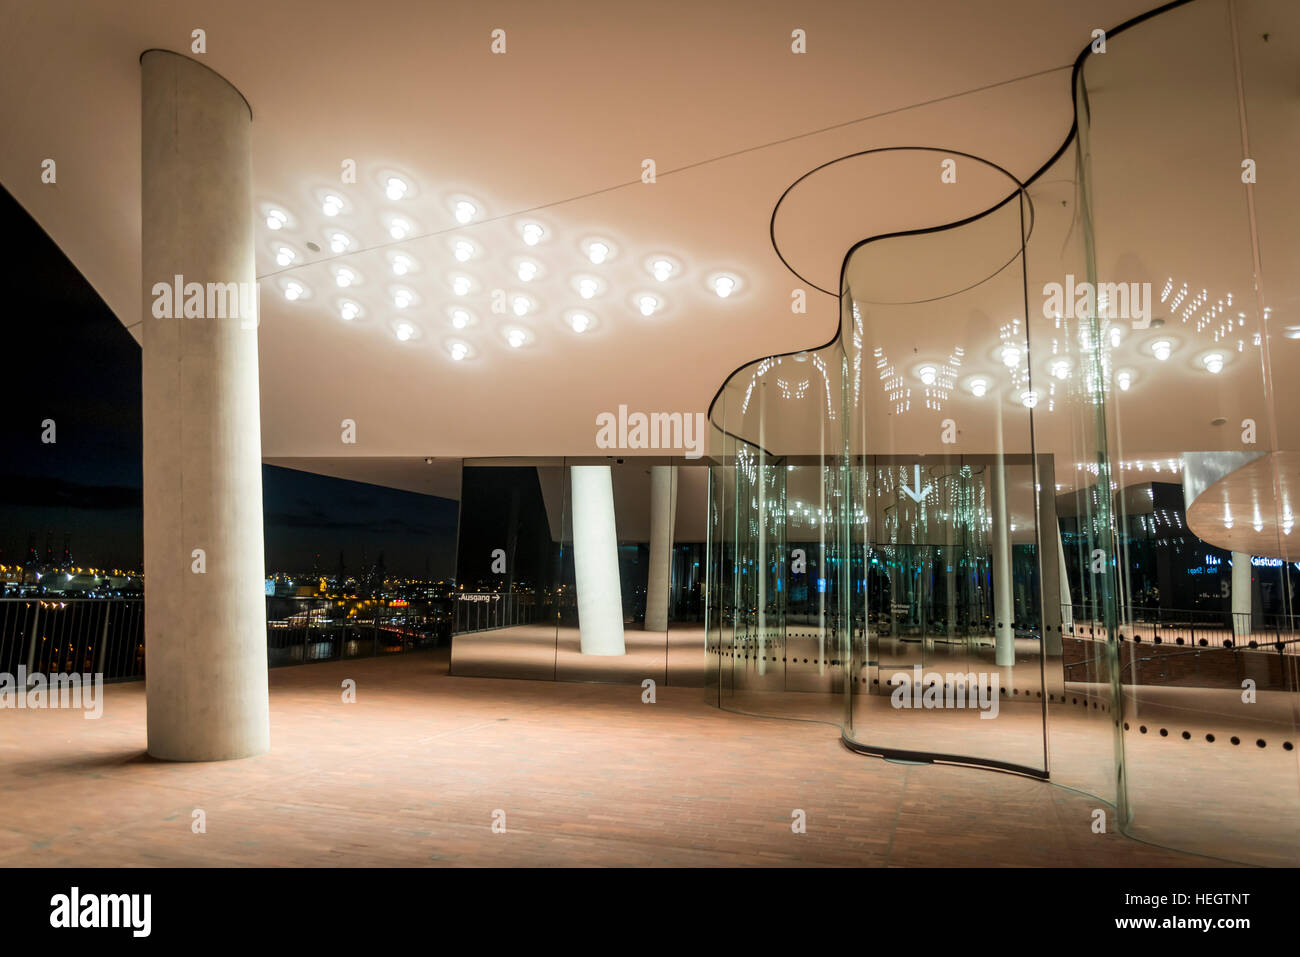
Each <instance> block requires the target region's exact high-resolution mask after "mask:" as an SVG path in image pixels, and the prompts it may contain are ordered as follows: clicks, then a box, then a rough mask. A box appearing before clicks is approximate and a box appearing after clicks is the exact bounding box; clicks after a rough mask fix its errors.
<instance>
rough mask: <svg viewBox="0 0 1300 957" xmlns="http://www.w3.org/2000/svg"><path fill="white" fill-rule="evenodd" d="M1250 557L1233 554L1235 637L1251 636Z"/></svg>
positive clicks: (1233, 625) (1233, 617) (1240, 553)
mask: <svg viewBox="0 0 1300 957" xmlns="http://www.w3.org/2000/svg"><path fill="white" fill-rule="evenodd" d="M1252 587H1253V586H1252V582H1251V565H1250V556H1249V555H1247V554H1246V553H1245V552H1233V553H1232V633H1233V635H1234V636H1235V637H1245V636H1247V635H1249V634H1250V630H1251V628H1250V626H1251V618H1252V602H1251V591H1252Z"/></svg>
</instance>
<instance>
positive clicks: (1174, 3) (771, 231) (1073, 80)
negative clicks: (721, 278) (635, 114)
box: [707, 0, 1193, 447]
mask: <svg viewBox="0 0 1300 957" xmlns="http://www.w3.org/2000/svg"><path fill="white" fill-rule="evenodd" d="M1191 2H1193V0H1171V2H1170V3H1166V4H1163V5H1161V6H1159V7H1156V8H1155V9H1154V10H1148V11H1147V12H1146V13H1141V14H1138V15H1137V16H1136V17H1133V18H1131V19H1129V20H1125V21H1124V22H1123V23H1121V24H1120V25H1119V26H1117V27H1113V28H1111V29H1110V30H1107V31H1106V38H1107V39H1108V40H1109V39H1111V38H1113V37H1115V36H1117V35H1118V34H1120V33H1123V32H1124V31H1125V30H1128V29H1129V28H1131V27H1135V26H1137V25H1138V24H1139V23H1143V22H1145V21H1147V20H1150V19H1151V18H1152V17H1156V16H1159V15H1160V14H1162V13H1166V12H1168V11H1170V10H1174V9H1176V8H1178V7H1182V6H1186V5H1187V4H1189V3H1191ZM1091 53H1092V43H1091V42H1089V43H1088V44H1087V45H1086V46H1085V47H1084V48H1083V50H1082V51H1080V53H1079V55H1078V56H1077V57H1075V60H1074V66H1073V67H1072V68H1071V70H1070V92H1071V103H1072V105H1071V115H1072V121H1071V123H1070V132H1069V133H1067V134H1066V136H1065V139H1064V140H1063V141H1062V143H1061V145H1060V146H1058V147H1057V148H1056V152H1054V153H1053V154H1052V155H1051V156H1050V157H1048V159H1047V161H1046V162H1045V163H1043V165H1042V166H1040V167H1039V168H1038V170H1037V171H1036V172H1035V173H1034V174H1033V175H1032V176H1030V177H1029V178H1028V179H1027V180H1025V181H1024V183H1022V184H1021V186H1020V188H1019V189H1017V190H1016V191H1015V192H1013V193H1012V196H1015V195H1016V194H1017V193H1020V192H1023V191H1024V190H1026V189H1028V188H1029V187H1030V186H1032V185H1033V184H1034V183H1035V182H1037V181H1038V179H1039V178H1040V177H1041V176H1042V175H1043V174H1044V173H1046V172H1047V170H1048V169H1050V168H1051V167H1052V165H1053V164H1054V163H1055V162H1056V161H1057V160H1058V159H1060V158H1061V156H1062V155H1063V154H1064V153H1065V151H1066V150H1067V149H1069V147H1070V144H1072V143H1073V142H1074V141H1075V138H1076V137H1077V136H1078V135H1079V110H1078V103H1077V102H1076V101H1075V100H1074V92H1075V91H1076V90H1077V89H1078V86H1079V82H1078V81H1079V73H1080V71H1081V70H1082V69H1083V64H1084V62H1085V61H1086V60H1087V59H1088V56H1089V55H1090V54H1091ZM1086 99H1087V97H1086V91H1085V101H1086ZM905 149H913V150H926V151H936V150H937V149H938V148H937V147H930V146H911V147H909V146H894V147H884V148H882V149H881V150H864V151H862V152H861V153H852V154H849V156H841V157H839V158H838V159H835V160H831V161H830V162H829V163H823V164H821V166H818V167H817V168H816V169H814V170H810V171H809V172H808V173H805V174H804V175H803V176H801V177H799V179H798V180H795V182H794V183H792V184H791V185H790V186H789V187H787V188H786V190H785V192H784V193H782V194H781V199H784V198H785V195H786V193H788V192H789V191H790V189H792V188H793V187H794V186H795V185H796V184H797V183H798V182H799V181H800V180H802V179H803V178H804V177H806V176H808V175H810V174H811V173H813V172H816V170H817V169H822V168H823V167H825V166H829V165H830V163H835V162H838V161H839V160H840V159H848V158H850V157H851V156H858V155H863V154H864V153H874V152H885V151H888V150H905ZM951 155H957V156H970V157H971V158H972V159H975V160H978V161H979V162H981V163H986V164H987V165H989V166H994V167H996V166H997V164H995V163H990V162H988V161H987V160H985V159H983V158H982V157H979V156H971V154H969V153H961V152H957V151H952V153H951ZM997 168H999V169H1001V167H997ZM1003 172H1004V173H1005V172H1006V170H1003ZM1007 176H1008V177H1010V179H1011V180H1012V181H1013V182H1016V183H1020V180H1019V179H1017V178H1016V177H1015V176H1012V175H1011V174H1010V173H1007ZM1010 199H1011V196H1008V197H1007V199H1006V200H1003V201H1002V202H1000V203H998V204H997V205H996V206H994V207H993V208H992V209H989V210H986V211H985V212H984V213H980V214H978V215H976V216H972V217H969V218H968V219H967V220H963V223H966V222H970V221H972V220H974V219H978V218H980V216H984V215H988V214H989V213H993V212H996V211H997V210H998V209H1000V208H1001V207H1002V206H1003V205H1005V203H1006V202H1007V201H1008V200H1010ZM780 203H781V200H780V199H778V200H777V205H776V206H774V207H773V208H772V218H771V220H770V221H769V224H768V237H769V239H770V240H771V242H772V248H773V250H774V251H775V252H776V255H777V258H778V259H780V260H781V263H782V265H784V266H785V268H786V269H789V270H790V272H791V274H792V275H794V276H795V277H797V278H798V279H799V280H800V281H801V282H807V280H806V279H804V278H803V277H802V276H800V275H799V273H797V272H795V270H794V269H792V268H791V267H790V264H789V263H788V262H786V261H785V257H783V256H782V255H781V250H780V249H779V248H777V246H776V236H775V223H776V210H777V208H778V207H779V206H780ZM955 225H958V224H956V223H950V224H948V226H955ZM945 228H947V226H937V227H929V228H926V229H917V230H911V231H907V232H900V233H890V234H888V235H889V236H906V235H914V234H921V233H927V232H935V231H938V230H940V229H945ZM884 238H886V237H885V236H876V237H869V239H884ZM869 239H868V240H863V241H862V242H867V241H869ZM860 245H862V243H857V244H855V245H854V247H853V248H854V249H856V248H857V247H858V246H860ZM849 252H850V253H851V252H852V250H850V251H849ZM845 258H846V259H847V258H848V257H847V255H846V257H845ZM843 276H844V267H843V265H842V264H841V266H840V278H841V279H843ZM808 285H810V286H812V287H813V288H815V289H817V290H818V291H820V292H825V293H827V294H828V295H832V296H835V297H836V298H837V299H838V298H839V294H838V293H831V292H828V291H827V290H825V289H822V288H821V287H820V286H817V285H816V284H814V283H808ZM841 333H842V329H841V328H840V323H839V322H836V329H835V335H833V336H832V337H831V338H830V339H829V340H828V341H827V342H824V343H822V344H821V345H819V346H810V347H808V348H804V349H792V350H790V351H789V352H778V353H773V354H771V355H768V356H759V357H757V358H754V359H750V360H749V361H747V362H743V363H741V364H740V365H739V366H737V367H736V368H735V369H733V370H732V371H731V373H730V374H728V375H727V377H726V378H725V379H723V380H722V384H721V385H720V386H719V387H718V391H717V392H715V393H714V395H713V399H712V401H710V402H709V409H708V413H707V415H708V418H709V420H710V422H711V421H712V420H713V407H714V406H715V405H717V402H718V399H719V398H721V396H722V390H723V389H725V388H726V386H727V383H728V382H730V381H731V378H732V376H734V375H735V374H736V373H737V372H740V371H741V370H742V369H744V368H745V366H748V365H751V364H753V363H755V362H760V361H762V360H763V359H775V358H780V357H783V356H793V355H798V354H799V353H802V352H816V351H817V350H819V349H825V348H827V347H829V346H832V345H834V344H835V343H836V341H837V340H838V339H839V338H840V335H841ZM719 431H721V432H722V433H723V434H724V435H731V433H729V432H727V431H726V430H725V429H719ZM731 438H734V439H738V440H739V441H742V442H744V441H746V440H744V439H739V437H738V436H734V435H731ZM747 444H751V445H752V444H753V443H747ZM756 447H757V446H756Z"/></svg>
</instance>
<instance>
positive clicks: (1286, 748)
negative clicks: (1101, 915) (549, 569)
mask: <svg viewBox="0 0 1300 957" xmlns="http://www.w3.org/2000/svg"><path fill="white" fill-rule="evenodd" d="M1295 27H1300V9H1297V8H1296V7H1295V5H1294V4H1291V3H1287V2H1284V0H1239V2H1228V0H1191V2H1185V3H1179V4H1172V5H1170V6H1169V7H1168V8H1165V9H1164V10H1162V11H1158V12H1157V13H1156V14H1154V15H1148V16H1146V17H1142V18H1139V19H1138V20H1136V21H1133V22H1131V23H1130V24H1126V25H1124V26H1122V27H1120V28H1117V29H1115V30H1112V31H1109V34H1108V36H1107V37H1106V42H1105V45H1104V47H1101V46H1100V45H1098V46H1096V47H1092V48H1090V49H1089V50H1087V51H1085V52H1084V54H1082V55H1081V57H1080V60H1079V62H1078V64H1077V65H1076V70H1075V76H1074V95H1075V109H1076V118H1077V128H1076V131H1075V133H1072V135H1071V138H1070V139H1069V140H1068V141H1067V143H1066V144H1065V146H1064V147H1063V148H1062V150H1061V151H1060V152H1059V153H1058V155H1057V156H1056V157H1055V158H1054V159H1053V160H1052V161H1051V162H1049V163H1048V164H1047V166H1045V167H1044V168H1043V169H1041V170H1039V171H1038V173H1036V174H1035V175H1034V176H1033V177H1031V178H1030V179H1029V180H1028V181H1027V183H1025V184H1022V183H1020V182H1017V181H1016V180H1015V179H1014V178H1013V177H1012V176H1011V175H1010V174H1008V173H1005V172H1004V171H1002V170H999V169H998V168H997V167H995V166H993V165H991V164H989V163H987V162H985V161H983V160H980V159H979V158H976V157H971V156H965V155H963V154H960V153H953V152H951V151H948V152H945V151H940V150H935V149H901V150H898V149H895V150H877V151H869V152H867V153H863V154H858V155H855V156H852V157H846V158H844V159H842V160H839V161H836V162H835V163H831V164H828V165H827V167H824V168H822V169H821V170H818V171H814V172H813V173H811V174H809V175H808V176H807V177H805V178H804V179H803V180H801V181H800V182H799V183H797V184H796V185H795V186H794V187H792V188H791V190H790V191H789V192H788V193H787V194H786V196H785V197H783V199H782V203H783V204H785V203H798V202H804V201H808V200H809V197H810V196H811V197H812V200H811V202H810V205H811V206H812V207H814V208H818V209H826V208H830V207H829V206H828V204H827V203H826V202H825V201H824V198H823V199H822V200H821V202H820V205H819V202H818V199H817V197H816V195H815V194H816V190H817V189H818V184H819V183H821V184H830V185H829V186H827V187H825V188H831V189H833V188H842V184H843V183H844V182H846V181H850V180H851V181H853V182H856V183H859V184H871V183H888V184H889V187H888V188H889V190H890V191H891V192H893V193H895V194H902V195H906V196H907V197H908V199H909V202H911V203H912V204H913V210H914V212H915V215H916V221H915V222H914V223H912V224H911V228H908V229H905V230H899V229H898V228H896V226H895V227H894V228H883V229H882V228H875V227H876V225H877V224H875V223H864V224H863V225H862V229H861V231H860V233H859V235H865V236H868V237H870V238H865V239H863V241H861V242H859V243H858V244H857V245H855V246H853V247H852V248H851V249H850V250H849V251H848V252H847V255H846V256H845V257H844V261H843V265H842V269H841V279H840V287H839V289H838V293H839V301H840V328H839V330H838V332H837V334H836V335H835V337H834V338H833V339H832V341H831V342H830V343H828V344H827V345H826V346H823V347H820V348H816V349H810V350H808V351H805V352H799V353H795V354H788V355H780V356H771V357H767V358H764V359H762V360H759V361H757V362H754V363H751V364H750V365H747V366H745V367H743V368H742V369H740V370H738V371H737V372H736V373H735V374H733V375H732V376H731V377H730V378H729V379H728V380H727V382H726V383H725V384H724V386H723V387H722V389H721V390H720V391H719V393H718V395H717V397H716V398H715V401H714V404H713V407H712V409H711V412H710V417H711V421H712V425H713V445H712V463H713V465H712V470H711V476H710V514H709V543H708V554H709V562H708V572H709V588H708V609H707V610H708V616H707V622H706V625H707V634H708V641H707V649H708V656H709V657H708V665H707V675H706V680H707V683H708V688H709V695H710V698H711V700H713V701H715V702H716V703H717V704H719V705H721V706H723V707H726V708H731V709H735V710H739V711H745V712H750V713H758V714H764V715H776V716H782V717H790V718H803V719H810V720H821V721H825V722H828V723H831V724H834V725H836V726H838V727H839V728H840V732H841V734H842V737H843V740H844V742H845V743H846V745H848V746H849V747H850V748H853V749H854V750H858V751H862V752H865V753H869V754H876V755H881V756H884V757H887V758H895V759H908V760H938V761H952V762H960V763H968V764H976V765H982V766H986V767H991V768H997V769H1002V770H1013V771H1018V772H1020V773H1024V774H1028V775H1032V776H1035V777H1042V778H1050V779H1051V780H1052V781H1053V782H1055V783H1059V784H1063V785H1066V786H1069V787H1073V788H1076V789H1079V790H1082V791H1085V792H1087V793H1090V794H1092V795H1095V796H1096V797H1097V798H1098V799H1099V800H1100V801H1101V802H1103V804H1104V805H1108V806H1109V808H1108V810H1107V814H1108V823H1109V826H1110V827H1111V828H1112V829H1115V828H1118V829H1122V830H1124V831H1125V832H1126V833H1129V834H1131V835H1132V836H1135V837H1140V838H1142V839H1145V840H1149V841H1152V842H1156V843H1160V844H1164V845H1168V846H1172V847H1177V848H1180V849H1184V850H1188V851H1194V852H1196V853H1200V854H1205V855H1210V856H1214V857H1220V858H1224V859H1228V860H1236V861H1249V862H1258V863H1270V864H1295V863H1297V862H1300V765H1298V764H1297V752H1296V750H1295V745H1296V743H1297V734H1296V728H1297V712H1298V708H1300V705H1298V701H1297V699H1298V697H1300V696H1298V695H1297V689H1298V687H1300V681H1298V677H1300V667H1297V664H1298V663H1300V657H1297V653H1298V652H1300V645H1298V643H1297V641H1296V634H1295V627H1294V626H1295V617H1294V608H1293V600H1294V591H1295V581H1296V577H1297V570H1298V569H1300V554H1297V552H1300V548H1297V547H1296V545H1295V544H1293V542H1294V541H1300V539H1292V538H1291V536H1292V526H1293V507H1294V506H1295V505H1296V504H1300V503H1298V502H1297V501H1296V499H1295V495H1297V494H1300V491H1298V489H1300V453H1297V440H1298V439H1300V436H1297V434H1296V433H1297V429H1296V426H1295V424H1294V422H1293V421H1292V417H1290V416H1287V415H1286V412H1285V410H1287V409H1294V408H1296V407H1297V399H1300V396H1293V395H1291V394H1290V392H1291V391H1293V390H1300V382H1297V377H1296V376H1293V375H1288V374H1287V372H1286V370H1288V369H1289V368H1291V367H1292V364H1294V363H1296V362H1300V302H1298V301H1297V300H1298V298H1300V297H1298V296H1297V292H1296V291H1294V290H1292V289H1291V286H1292V285H1294V284H1295V283H1296V282H1297V280H1295V279H1294V278H1293V276H1292V275H1291V273H1292V270H1290V269H1289V268H1287V267H1288V266H1289V264H1290V263H1291V262H1294V261H1295V252H1294V249H1293V245H1294V243H1295V242H1296V240H1295V239H1294V237H1293V230H1292V227H1291V219H1292V218H1293V216H1294V211H1295V210H1296V208H1297V200H1298V199H1300V196H1297V195H1296V193H1297V191H1298V190H1300V185H1298V184H1297V182H1296V179H1295V177H1290V176H1288V175H1287V162H1286V161H1287V158H1288V157H1289V156H1291V155H1294V154H1293V153H1292V152H1290V150H1291V148H1292V146H1293V145H1300V144H1293V143H1292V142H1291V140H1293V139H1295V138H1296V137H1297V136H1300V130H1297V124H1296V123H1295V122H1294V111H1295V105H1294V104H1295V91H1294V83H1293V69H1292V67H1293V64H1294V63H1295V62H1296V54H1297V53H1300V49H1296V48H1295V47H1296V43H1297V42H1300V41H1298V40H1297V39H1296V38H1297V37H1300V31H1297V30H1295V29H1288V28H1295ZM949 163H951V164H952V166H951V167H949V166H948V164H949ZM940 170H946V171H947V172H949V173H951V174H953V175H947V176H941V175H940ZM827 171H833V173H828V172H827ZM781 215H782V210H781V208H780V207H778V210H777V213H776V214H775V215H774V230H773V235H774V241H775V242H776V244H777V246H778V252H781V249H780V246H781V238H782V237H781V233H780V230H779V229H778V228H777V226H778V225H779V224H780V222H781V220H780V216H781ZM805 221H806V218H805ZM873 232H874V233H879V234H880V235H874V236H873V235H872V233H873ZM1269 263H1276V264H1280V265H1278V267H1277V268H1276V269H1274V270H1273V271H1272V272H1270V271H1268V268H1267V267H1268V264H1269ZM796 274H797V273H796Z"/></svg>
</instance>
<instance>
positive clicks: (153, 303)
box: [140, 50, 271, 761]
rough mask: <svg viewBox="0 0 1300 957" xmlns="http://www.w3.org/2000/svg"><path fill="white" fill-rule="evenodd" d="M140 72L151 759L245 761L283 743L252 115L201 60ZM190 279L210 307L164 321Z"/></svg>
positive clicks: (153, 60)
mask: <svg viewBox="0 0 1300 957" xmlns="http://www.w3.org/2000/svg"><path fill="white" fill-rule="evenodd" d="M140 67H141V80H142V84H141V86H142V97H141V134H142V136H141V187H142V188H141V197H142V203H141V227H142V229H141V241H142V245H141V261H142V266H143V277H142V278H143V283H142V285H143V295H144V320H143V340H144V343H143V357H142V365H143V407H144V408H143V411H144V572H145V667H146V672H147V682H146V693H147V698H148V734H149V753H150V754H151V755H152V756H154V757H156V758H163V759H167V760H174V761H218V760H226V759H230V758H242V757H248V756H250V755H254V754H260V753H262V752H264V751H266V750H268V749H269V748H270V746H271V740H270V725H269V719H268V713H267V676H266V598H265V590H264V580H265V574H264V568H263V540H262V461H261V459H262V448H261V427H260V417H259V407H258V375H257V321H256V296H255V294H254V291H255V289H256V287H255V285H254V283H255V275H254V265H253V223H254V217H253V191H252V168H251V165H250V144H251V137H252V129H251V124H252V113H251V111H250V109H249V106H248V103H247V102H245V100H244V98H243V97H242V96H241V95H240V93H239V91H238V90H236V89H235V88H234V87H233V86H231V85H230V84H229V83H227V82H226V81H225V80H224V79H222V78H221V77H220V76H219V75H218V74H216V73H214V72H212V71H211V70H209V69H208V68H207V67H205V66H202V65H201V64H199V63H197V62H195V61H194V60H190V59H188V58H187V57H183V56H180V55H178V54H175V53H169V52H166V51H163V50H150V51H148V52H146V53H145V54H144V55H143V56H142V57H141V58H140ZM178 277H179V278H178ZM177 283H180V284H182V286H183V288H184V287H185V286H188V284H196V285H192V286H188V288H185V298H186V299H187V300H189V299H190V295H191V293H195V294H197V301H196V302H193V305H194V306H198V308H197V309H192V310H186V309H185V308H184V305H185V303H184V302H173V303H171V307H172V310H173V311H172V312H171V315H172V316H173V317H179V318H168V317H167V316H165V315H164V316H159V315H157V314H156V313H159V312H165V311H166V310H165V308H164V307H165V299H164V298H163V297H164V295H165V294H164V292H163V289H164V287H172V288H173V289H174V288H175V286H176V284H177ZM227 284H241V285H240V286H238V287H233V286H230V285H227ZM232 292H233V295H232ZM214 293H215V294H214ZM240 293H243V295H240ZM222 299H224V300H225V301H224V302H222V301H221V300H222ZM232 300H233V301H232ZM199 303H201V305H199ZM194 311H197V312H201V314H202V315H201V316H195V315H193V312H194ZM187 313H188V315H187ZM223 315H224V316H225V318H222V316H223ZM200 549H201V550H202V551H201V552H200V551H199V550H200Z"/></svg>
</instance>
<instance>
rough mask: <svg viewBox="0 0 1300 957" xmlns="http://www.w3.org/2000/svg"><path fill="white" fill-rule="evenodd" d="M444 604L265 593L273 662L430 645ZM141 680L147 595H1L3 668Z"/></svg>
mask: <svg viewBox="0 0 1300 957" xmlns="http://www.w3.org/2000/svg"><path fill="white" fill-rule="evenodd" d="M444 608H445V606H444V603H442V602H437V601H418V602H410V603H409V604H406V605H402V606H398V607H392V606H389V605H386V604H380V603H378V602H374V603H367V604H364V605H361V606H357V605H355V604H354V605H353V606H352V607H351V608H348V609H345V608H340V607H339V606H338V603H337V602H331V601H329V600H328V599H320V598H271V597H268V598H267V621H266V651H267V663H268V664H270V665H271V666H278V665H290V664H305V663H309V662H315V661H336V660H339V659H343V658H363V657H364V658H369V657H374V656H378V655H390V654H400V653H402V652H409V651H416V650H420V649H423V648H430V647H433V646H435V645H437V644H438V643H439V641H441V640H442V639H445V638H448V637H450V634H451V628H450V626H451V622H450V620H449V617H448V615H447V613H446V612H445V610H444ZM20 666H21V667H22V668H23V669H24V670H25V672H26V673H27V674H29V675H32V674H37V673H40V674H54V673H65V674H68V673H80V674H102V675H103V676H104V680H105V681H122V680H129V679H138V678H143V677H144V674H145V657H144V599H142V598H48V597H47V598H0V672H3V673H7V674H10V675H17V674H18V669H19V667H20Z"/></svg>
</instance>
